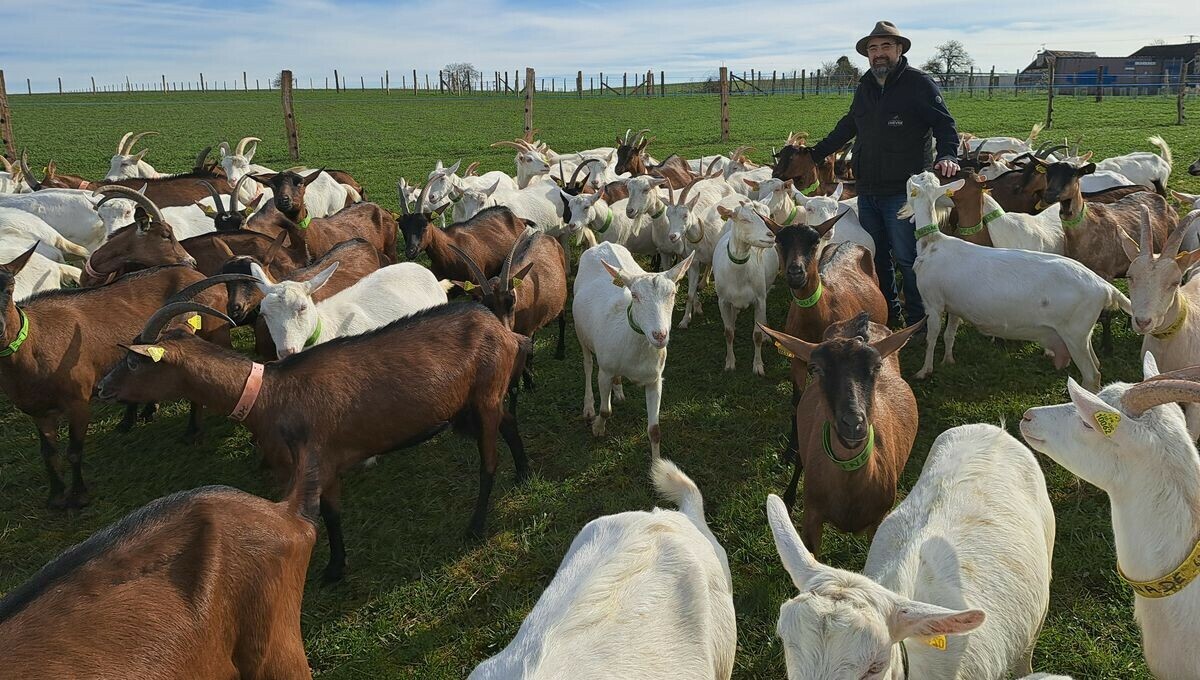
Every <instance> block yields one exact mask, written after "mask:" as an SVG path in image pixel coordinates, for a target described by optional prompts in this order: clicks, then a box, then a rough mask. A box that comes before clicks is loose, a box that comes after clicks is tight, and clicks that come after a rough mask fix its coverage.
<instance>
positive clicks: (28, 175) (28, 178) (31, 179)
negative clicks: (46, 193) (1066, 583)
mask: <svg viewBox="0 0 1200 680" xmlns="http://www.w3.org/2000/svg"><path fill="white" fill-rule="evenodd" d="M21 174H22V175H24V176H25V183H26V184H28V185H29V188H30V189H33V190H34V191H39V190H40V189H41V188H42V183H41V182H39V181H37V177H35V176H34V174H33V172H32V171H30V169H29V153H28V152H25V151H22V152H21Z"/></svg>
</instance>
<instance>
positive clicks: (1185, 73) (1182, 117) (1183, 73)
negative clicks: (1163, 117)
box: [1175, 61, 1190, 125]
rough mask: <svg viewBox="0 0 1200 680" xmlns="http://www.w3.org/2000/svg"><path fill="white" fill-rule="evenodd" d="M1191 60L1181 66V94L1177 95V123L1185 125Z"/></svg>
mask: <svg viewBox="0 0 1200 680" xmlns="http://www.w3.org/2000/svg"><path fill="white" fill-rule="evenodd" d="M1189 65H1190V62H1186V61H1185V62H1183V63H1182V64H1180V66H1179V94H1178V95H1176V97H1175V124H1176V125H1183V121H1184V120H1185V119H1186V118H1187V116H1186V115H1185V113H1186V112H1185V111H1184V110H1183V99H1184V97H1185V96H1187V77H1188V66H1189Z"/></svg>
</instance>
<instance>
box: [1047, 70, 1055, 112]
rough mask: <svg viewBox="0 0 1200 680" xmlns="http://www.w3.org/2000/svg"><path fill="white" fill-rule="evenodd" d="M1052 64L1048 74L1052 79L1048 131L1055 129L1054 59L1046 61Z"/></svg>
mask: <svg viewBox="0 0 1200 680" xmlns="http://www.w3.org/2000/svg"><path fill="white" fill-rule="evenodd" d="M1046 61H1047V62H1049V64H1050V70H1049V73H1048V74H1047V75H1048V77H1049V78H1050V92H1049V94H1048V95H1047V96H1046V129H1047V130H1050V129H1052V128H1053V127H1054V61H1055V59H1054V57H1050V58H1048V59H1047V60H1046Z"/></svg>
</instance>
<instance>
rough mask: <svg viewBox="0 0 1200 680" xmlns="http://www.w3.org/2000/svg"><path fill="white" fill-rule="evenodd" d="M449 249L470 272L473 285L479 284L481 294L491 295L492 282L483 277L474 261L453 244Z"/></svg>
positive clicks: (481, 271)
mask: <svg viewBox="0 0 1200 680" xmlns="http://www.w3.org/2000/svg"><path fill="white" fill-rule="evenodd" d="M450 247H451V248H452V249H453V250H454V252H456V253H458V257H459V258H460V259H462V261H463V263H464V264H466V265H467V269H469V270H470V271H471V276H472V277H474V279H475V283H477V284H479V287H480V288H482V289H483V294H484V295H491V294H492V282H491V281H489V280H488V277H487V276H485V275H484V273H483V270H482V269H480V268H479V265H478V264H475V260H474V259H473V258H472V257H471V256H470V255H468V254H467V253H466V251H465V250H463V249H462V248H459V247H458V246H456V245H454V244H453V243H451V244H450Z"/></svg>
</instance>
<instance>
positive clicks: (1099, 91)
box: [1096, 66, 1104, 102]
mask: <svg viewBox="0 0 1200 680" xmlns="http://www.w3.org/2000/svg"><path fill="white" fill-rule="evenodd" d="M1096 101H1097V102H1102V101H1104V67H1103V66H1099V67H1097V68H1096Z"/></svg>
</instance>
